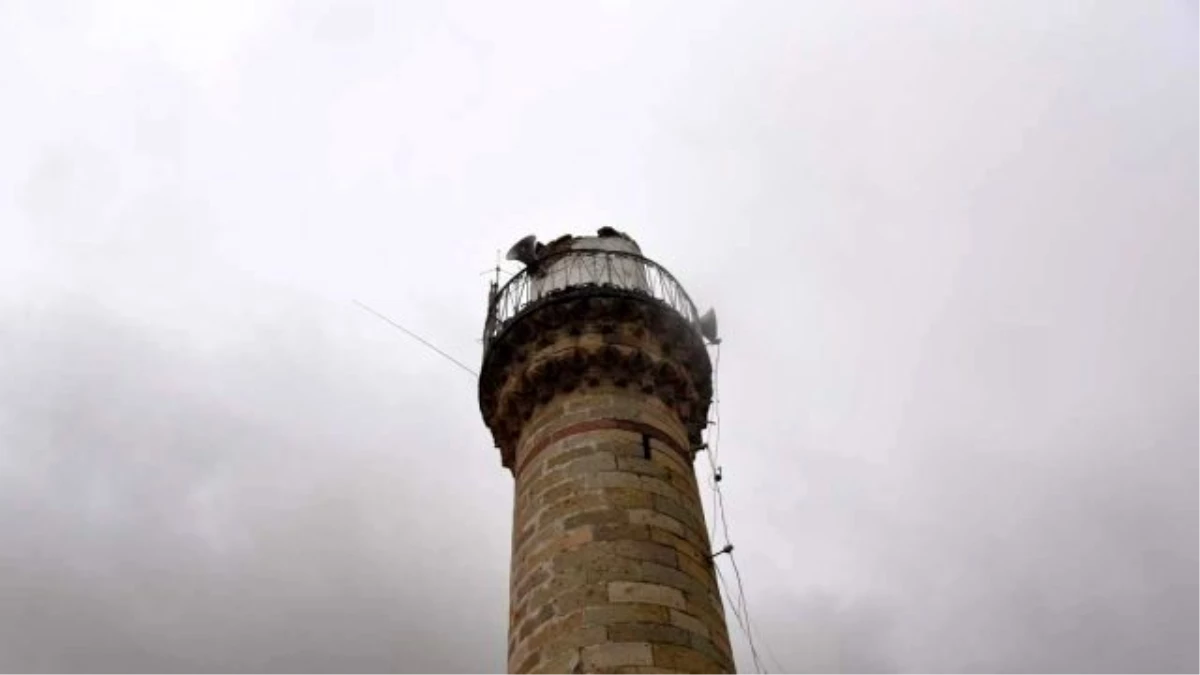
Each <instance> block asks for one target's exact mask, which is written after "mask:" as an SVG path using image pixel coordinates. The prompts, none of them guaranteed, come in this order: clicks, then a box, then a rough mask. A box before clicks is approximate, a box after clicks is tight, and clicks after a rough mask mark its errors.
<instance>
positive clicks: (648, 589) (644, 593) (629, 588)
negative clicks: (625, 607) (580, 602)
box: [608, 581, 687, 609]
mask: <svg viewBox="0 0 1200 675" xmlns="http://www.w3.org/2000/svg"><path fill="white" fill-rule="evenodd" d="M608 599H609V601H611V602H637V603H643V604H648V605H662V606H664V607H672V608H674V609H685V608H686V607H687V600H686V599H685V598H684V595H683V591H681V590H679V589H678V588H671V587H670V586H664V585H662V584H650V583H644V582H639V581H611V582H609V583H608Z"/></svg>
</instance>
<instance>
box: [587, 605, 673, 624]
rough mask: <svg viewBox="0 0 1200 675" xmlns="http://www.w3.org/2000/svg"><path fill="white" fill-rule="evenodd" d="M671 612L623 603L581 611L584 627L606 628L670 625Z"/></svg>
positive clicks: (648, 606)
mask: <svg viewBox="0 0 1200 675" xmlns="http://www.w3.org/2000/svg"><path fill="white" fill-rule="evenodd" d="M671 611H676V610H671V609H670V608H668V607H665V606H663V605H644V604H639V603H624V604H619V605H599V606H596V607H587V608H585V609H584V611H583V623H584V625H585V626H588V625H596V626H607V625H609V624H614V623H670V622H671V615H670V614H669V613H668V612H671Z"/></svg>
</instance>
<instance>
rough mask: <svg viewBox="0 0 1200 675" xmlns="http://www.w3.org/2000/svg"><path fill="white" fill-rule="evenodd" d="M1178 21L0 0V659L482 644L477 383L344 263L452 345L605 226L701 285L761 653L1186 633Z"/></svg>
mask: <svg viewBox="0 0 1200 675" xmlns="http://www.w3.org/2000/svg"><path fill="white" fill-rule="evenodd" d="M1196 54H1197V15H1196V8H1195V3H1190V2H1167V1H1162V2H1115V1H1114V2H1107V3H1066V2H1050V3H1045V2H1005V3H963V2H943V3H938V2H920V3H917V2H907V3H867V2H853V3H851V2H838V3H833V2H828V3H815V2H779V3H767V2H756V3H741V4H740V5H738V4H735V3H727V4H718V3H713V2H702V3H667V2H653V3H632V2H592V3H545V4H528V3H526V4H516V3H477V4H469V3H462V4H435V3H399V2H395V3H388V2H380V3H367V2H357V1H349V0H347V1H345V2H337V3H329V4H320V3H312V2H292V3H279V2H270V3H267V2H262V3H249V2H247V3H233V2H214V3H200V2H196V3H192V4H184V3H167V2H153V1H150V0H147V1H145V2H107V3H86V2H0V94H2V95H3V108H2V109H0V110H2V112H0V120H2V121H3V124H2V125H0V149H2V150H0V188H2V189H0V540H2V541H3V542H4V545H3V546H0V598H2V599H3V601H2V602H0V670H6V671H7V670H35V671H36V670H52V671H53V670H60V671H61V670H87V671H110V670H114V671H152V670H166V671H179V670H193V671H214V670H216V671H224V670H234V671H321V670H333V671H342V672H350V671H379V670H392V671H418V670H433V671H491V670H499V669H502V668H503V665H504V652H505V637H506V635H505V630H506V622H507V593H508V587H507V584H508V578H507V575H508V555H509V550H508V546H509V535H510V527H511V525H510V516H511V510H510V509H511V499H512V497H511V477H510V476H509V475H508V474H507V473H506V472H505V471H503V470H502V469H501V467H500V465H499V454H498V452H497V451H496V450H494V449H493V448H492V444H491V441H490V437H489V435H488V433H487V431H486V429H485V428H484V426H483V424H482V422H481V421H480V419H479V412H478V407H477V404H476V399H475V394H476V391H475V387H474V383H473V382H472V381H471V379H470V378H469V377H468V376H467V375H466V374H465V373H463V372H462V371H460V370H458V369H457V368H455V367H454V366H453V365H452V364H450V363H448V362H446V361H444V360H442V359H441V358H440V357H438V356H437V355H436V354H433V353H432V352H430V351H429V350H427V349H425V348H424V347H421V346H420V345H419V344H417V343H415V342H413V341H412V340H410V339H409V338H407V337H405V336H404V335H403V334H401V333H399V332H397V331H395V330H394V329H392V328H389V327H388V326H387V325H386V324H384V323H382V322H380V321H379V320H378V319H376V318H374V317H372V316H370V315H368V314H366V313H364V312H363V311H361V310H360V309H358V308H357V307H355V306H354V305H353V304H352V302H351V301H352V300H353V299H354V298H358V299H361V300H363V301H365V302H367V303H369V304H372V305H373V306H375V307H377V308H378V309H379V310H381V311H383V312H385V313H387V314H389V315H390V316H392V317H394V318H396V319H397V320H399V321H401V322H402V323H404V324H405V325H406V326H408V327H409V328H411V329H413V330H415V331H418V332H420V333H422V334H423V335H425V336H426V337H428V338H430V339H431V340H433V341H434V342H436V343H437V344H438V345H439V346H441V347H442V348H443V349H445V350H447V351H449V352H451V353H453V354H455V355H458V356H459V357H460V358H461V359H463V360H466V361H468V362H470V363H477V362H478V358H479V348H480V347H479V344H478V343H477V342H476V339H477V338H478V336H479V334H480V331H481V328H482V320H483V316H484V311H485V300H486V283H487V278H486V277H483V276H480V272H481V271H483V270H484V269H486V268H488V267H489V266H491V265H493V264H494V260H495V255H496V250H497V249H504V248H507V247H508V246H509V245H510V244H511V243H512V242H514V241H515V240H516V239H517V238H519V237H521V236H523V235H525V234H528V233H537V234H538V235H540V236H541V237H542V238H543V239H549V238H553V237H555V236H557V235H559V234H563V233H566V232H575V233H589V232H592V231H594V230H595V228H597V227H599V226H601V225H606V224H607V225H613V226H615V227H617V228H619V229H622V230H625V231H627V232H629V233H630V234H631V235H633V236H634V237H636V238H637V239H638V240H639V242H640V244H641V245H642V247H643V249H644V250H645V251H646V253H647V254H648V255H649V256H651V257H653V258H655V259H657V260H658V261H660V262H661V263H663V264H664V265H666V266H667V267H668V269H671V270H672V271H673V272H674V273H675V274H676V276H677V277H679V279H680V280H681V281H682V282H683V283H684V284H685V285H686V286H687V288H688V290H689V292H690V293H691V295H692V296H693V297H694V298H695V299H696V300H697V302H698V303H700V304H701V305H702V309H703V308H706V307H707V306H710V305H711V306H715V307H716V308H717V310H718V314H719V317H720V321H721V329H722V332H723V334H724V336H725V343H724V346H723V348H722V349H723V353H722V358H721V373H720V374H721V380H720V395H721V416H722V433H721V444H720V453H721V462H722V464H724V467H725V475H726V481H725V482H724V485H725V486H726V487H725V490H726V499H727V506H728V510H729V516H730V521H731V526H732V529H733V543H734V544H735V546H736V547H737V550H736V553H737V555H738V560H739V563H740V566H741V568H742V572H743V574H744V577H745V580H746V592H747V595H748V599H749V603H750V607H751V610H752V616H753V618H754V619H755V623H756V625H757V628H758V633H759V635H760V637H761V639H763V640H764V641H765V642H766V643H767V644H769V645H770V649H771V652H773V654H774V656H775V657H776V659H777V660H778V661H779V662H781V663H782V665H783V666H784V667H785V668H787V669H789V670H798V671H829V670H848V671H865V670H885V671H1120V672H1126V671H1156V672H1157V671H1184V672H1186V671H1193V672H1194V671H1195V670H1196V669H1197V668H1198V667H1200V664H1198V655H1197V642H1196V635H1197V631H1198V630H1200V619H1198V610H1197V590H1198V588H1197V586H1198V585H1197V544H1198V541H1197V531H1198V518H1197V478H1198V462H1197V405H1198V395H1197V376H1198V372H1197V351H1196V348H1197V344H1198V336H1197V323H1198V322H1197V306H1198V295H1197V287H1198V278H1197V245H1198V241H1197V232H1198V230H1197V215H1198V214H1197V183H1198V171H1197V144H1198V137H1197V112H1198V111H1197V59H1196ZM718 543H721V542H718ZM731 618H732V615H731ZM734 631H735V633H736V628H734ZM736 640H738V650H739V652H738V655H739V665H740V667H741V668H742V669H743V670H745V671H749V670H750V669H751V663H750V660H749V658H748V654H747V653H746V651H745V645H744V641H743V640H741V638H740V636H736Z"/></svg>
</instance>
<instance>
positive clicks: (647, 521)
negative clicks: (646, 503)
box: [629, 509, 684, 537]
mask: <svg viewBox="0 0 1200 675" xmlns="http://www.w3.org/2000/svg"><path fill="white" fill-rule="evenodd" d="M629 522H631V523H634V524H636V525H647V526H649V527H653V528H658V529H660V530H666V531H668V532H670V533H671V534H674V535H676V536H679V537H682V536H684V532H683V530H684V527H683V523H681V522H679V521H678V520H675V519H674V518H672V517H671V516H668V515H665V514H663V513H660V512H658V511H655V510H653V509H630V511H629Z"/></svg>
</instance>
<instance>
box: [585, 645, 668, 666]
mask: <svg viewBox="0 0 1200 675" xmlns="http://www.w3.org/2000/svg"><path fill="white" fill-rule="evenodd" d="M582 656H583V668H584V670H586V671H588V672H596V671H597V670H601V669H606V668H616V667H619V666H648V665H651V664H652V663H654V650H653V648H652V647H651V646H650V644H649V643H646V642H609V643H606V644H602V645H594V646H591V647H584V649H583V652H582Z"/></svg>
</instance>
